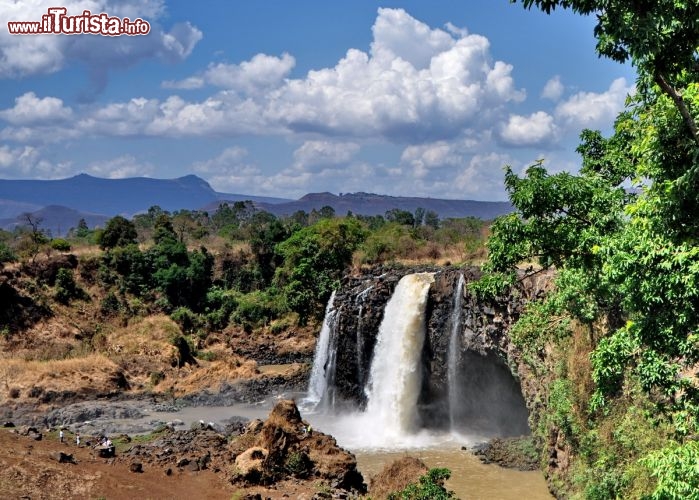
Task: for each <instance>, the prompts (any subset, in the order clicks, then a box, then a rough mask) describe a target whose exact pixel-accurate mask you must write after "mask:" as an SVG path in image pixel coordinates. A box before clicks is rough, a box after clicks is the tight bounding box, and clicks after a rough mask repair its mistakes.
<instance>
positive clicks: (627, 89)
mask: <svg viewBox="0 0 699 500" xmlns="http://www.w3.org/2000/svg"><path fill="white" fill-rule="evenodd" d="M634 91H635V88H634V85H633V84H627V83H626V79H625V78H617V79H616V80H614V81H613V82H612V83H611V85H610V86H609V89H607V90H606V91H605V92H601V93H596V92H578V93H577V94H575V95H573V96H571V97H570V98H569V99H567V100H565V101H563V102H561V103H560V104H559V105H558V106H556V111H555V115H556V118H557V119H558V120H560V121H561V122H563V124H565V125H566V126H568V127H570V128H584V127H590V128H594V127H602V126H609V125H610V124H611V123H612V122H613V121H614V119H615V118H616V115H617V114H618V113H619V112H620V111H621V110H623V109H624V103H625V101H626V96H627V95H629V94H632V93H633V92H634Z"/></svg>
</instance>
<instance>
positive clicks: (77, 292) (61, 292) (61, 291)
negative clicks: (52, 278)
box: [56, 267, 88, 304]
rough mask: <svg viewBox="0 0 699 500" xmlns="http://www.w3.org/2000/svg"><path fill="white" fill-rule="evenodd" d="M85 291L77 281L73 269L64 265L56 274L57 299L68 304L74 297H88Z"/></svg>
mask: <svg viewBox="0 0 699 500" xmlns="http://www.w3.org/2000/svg"><path fill="white" fill-rule="evenodd" d="M87 298H88V295H87V293H85V291H84V290H83V289H82V288H80V287H79V286H78V285H77V283H75V278H73V271H72V270H70V269H66V268H65V267H62V268H61V269H59V270H58V273H57V274H56V300H57V301H59V302H61V303H62V304H68V303H70V301H71V300H73V299H87Z"/></svg>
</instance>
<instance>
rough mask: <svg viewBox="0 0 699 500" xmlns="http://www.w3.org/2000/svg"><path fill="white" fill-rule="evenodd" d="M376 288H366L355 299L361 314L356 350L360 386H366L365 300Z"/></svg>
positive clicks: (358, 319) (359, 314) (358, 314)
mask: <svg viewBox="0 0 699 500" xmlns="http://www.w3.org/2000/svg"><path fill="white" fill-rule="evenodd" d="M373 288H374V286H373V285H372V286H370V287H369V288H366V289H364V290H362V291H361V292H360V293H359V294H357V297H356V299H355V303H357V304H359V312H358V313H357V316H358V317H357V338H356V349H357V381H358V382H359V385H360V386H361V385H363V384H364V370H363V369H362V368H363V366H364V357H363V352H364V336H363V334H364V332H363V330H364V323H363V319H364V300H366V297H367V295H368V294H369V292H371V291H372V290H373Z"/></svg>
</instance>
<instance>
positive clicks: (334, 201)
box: [258, 193, 512, 219]
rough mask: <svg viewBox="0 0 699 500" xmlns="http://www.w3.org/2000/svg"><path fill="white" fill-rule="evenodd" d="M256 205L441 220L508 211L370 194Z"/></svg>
mask: <svg viewBox="0 0 699 500" xmlns="http://www.w3.org/2000/svg"><path fill="white" fill-rule="evenodd" d="M258 206H259V207H260V208H262V209H264V210H267V211H268V212H271V213H273V214H275V215H290V214H293V213H294V212H296V211H298V210H303V211H305V212H310V211H311V210H313V209H315V210H319V209H320V208H322V207H324V206H329V207H332V208H333V209H335V213H336V214H337V215H345V214H346V213H347V212H352V213H354V214H358V215H384V214H385V213H386V212H387V211H389V210H391V209H393V208H399V209H401V210H407V211H408V212H411V213H414V212H415V209H416V208H418V207H422V208H424V209H425V210H432V211H434V212H436V213H437V214H438V215H439V216H440V217H441V218H443V219H444V218H448V217H466V216H472V217H478V218H481V219H493V218H495V217H497V216H498V215H503V214H506V213H509V212H511V211H512V205H510V204H509V203H508V202H502V201H473V200H441V199H438V198H416V197H405V196H387V195H380V194H372V193H345V194H342V195H339V196H338V195H335V194H332V193H311V194H307V195H306V196H304V197H302V198H300V199H298V200H296V201H290V202H286V203H276V204H274V205H271V204H268V203H259V204H258Z"/></svg>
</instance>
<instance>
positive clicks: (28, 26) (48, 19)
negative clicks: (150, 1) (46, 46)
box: [7, 7, 150, 36]
mask: <svg viewBox="0 0 699 500" xmlns="http://www.w3.org/2000/svg"><path fill="white" fill-rule="evenodd" d="M67 14H68V11H67V9H66V8H65V7H50V8H49V9H48V12H47V13H46V14H44V15H43V16H41V21H9V22H8V23H7V30H8V31H9V32H10V34H11V35H80V34H88V35H107V36H121V35H131V36H134V35H147V34H148V33H149V32H150V24H149V23H148V21H144V20H143V19H141V18H138V19H134V20H133V21H132V20H131V19H129V18H128V17H124V18H120V17H110V16H109V15H107V14H105V13H104V12H102V13H101V14H93V13H92V12H90V11H89V10H84V11H83V13H82V14H80V15H78V16H69V15H67Z"/></svg>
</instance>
